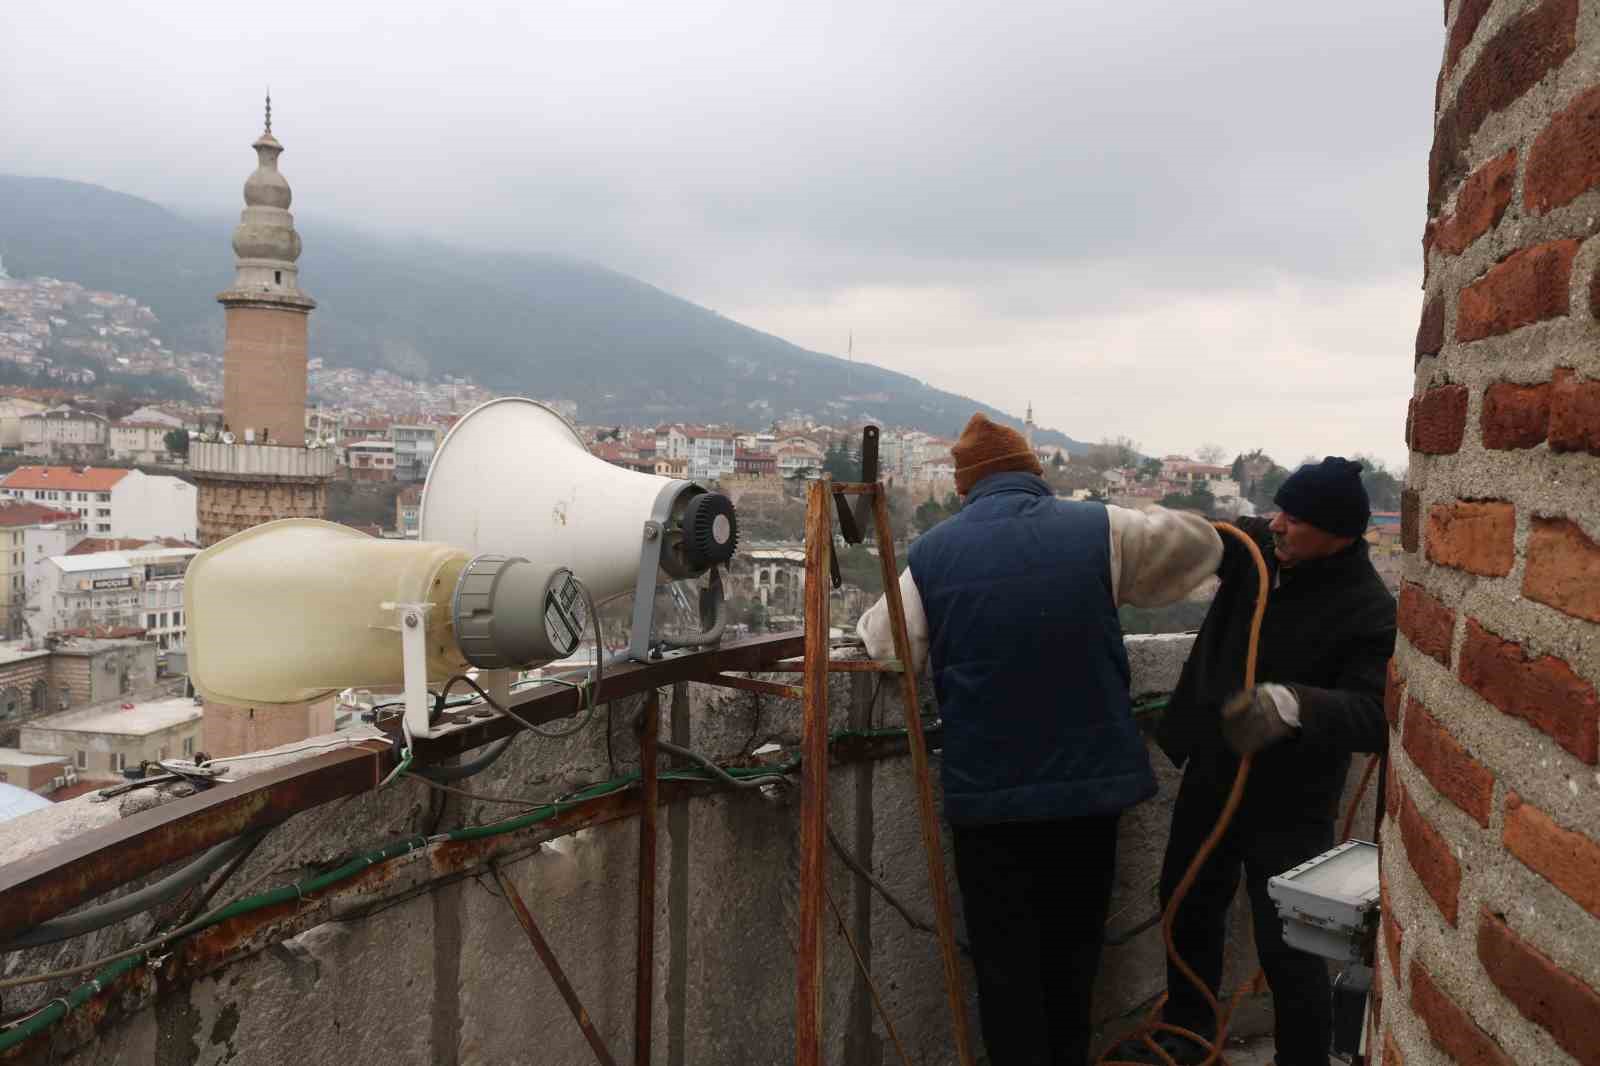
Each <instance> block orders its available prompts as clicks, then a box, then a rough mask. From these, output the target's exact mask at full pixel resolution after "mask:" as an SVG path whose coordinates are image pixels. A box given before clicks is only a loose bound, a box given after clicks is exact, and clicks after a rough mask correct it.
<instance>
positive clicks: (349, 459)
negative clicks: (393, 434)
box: [344, 440, 394, 481]
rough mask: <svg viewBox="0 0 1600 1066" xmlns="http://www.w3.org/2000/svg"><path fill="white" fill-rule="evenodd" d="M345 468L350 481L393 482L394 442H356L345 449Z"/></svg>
mask: <svg viewBox="0 0 1600 1066" xmlns="http://www.w3.org/2000/svg"><path fill="white" fill-rule="evenodd" d="M344 452H345V466H346V467H347V468H348V470H349V475H350V480H352V481H393V480H394V442H393V441H387V440H358V441H356V442H355V443H354V444H350V445H347V446H346V447H345V450H344Z"/></svg>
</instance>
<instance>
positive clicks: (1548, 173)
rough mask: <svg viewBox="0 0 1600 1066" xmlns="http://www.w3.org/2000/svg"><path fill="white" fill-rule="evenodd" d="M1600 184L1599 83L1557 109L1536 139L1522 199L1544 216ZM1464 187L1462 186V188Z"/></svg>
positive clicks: (1523, 185) (1528, 206) (1530, 154)
mask: <svg viewBox="0 0 1600 1066" xmlns="http://www.w3.org/2000/svg"><path fill="white" fill-rule="evenodd" d="M1596 184H1600V85H1597V86H1595V87H1593V88H1591V89H1588V90H1587V91H1585V92H1581V93H1579V94H1578V95H1577V97H1576V98H1575V99H1574V100H1573V101H1572V103H1570V104H1568V105H1567V106H1566V107H1564V108H1562V109H1561V110H1560V111H1557V112H1556V113H1555V115H1554V116H1552V117H1551V119H1550V124H1549V125H1548V126H1546V127H1545V128H1544V132H1542V133H1540V134H1539V137H1538V139H1537V140H1535V141H1534V142H1533V151H1531V152H1530V153H1529V154H1528V170H1527V173H1526V174H1524V175H1523V179H1522V202H1523V204H1524V205H1525V206H1526V207H1527V209H1528V211H1529V212H1530V213H1532V214H1535V215H1542V214H1544V213H1545V212H1546V211H1551V210H1554V209H1555V208H1557V207H1560V206H1562V205H1563V204H1570V203H1571V202H1572V201H1573V200H1576V199H1577V198H1578V197H1579V196H1581V195H1583V194H1584V193H1585V192H1588V191H1589V190H1590V189H1592V188H1594V186H1595V185H1596ZM1464 189H1465V186H1463V190H1464Z"/></svg>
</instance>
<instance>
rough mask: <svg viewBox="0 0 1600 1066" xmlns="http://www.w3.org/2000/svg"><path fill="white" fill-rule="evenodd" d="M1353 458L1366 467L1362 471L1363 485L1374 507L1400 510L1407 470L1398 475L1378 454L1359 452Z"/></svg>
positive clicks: (1375, 508) (1384, 509)
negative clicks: (1391, 471)
mask: <svg viewBox="0 0 1600 1066" xmlns="http://www.w3.org/2000/svg"><path fill="white" fill-rule="evenodd" d="M1353 458H1354V459H1355V461H1356V462H1358V463H1360V464H1361V465H1362V467H1363V468H1364V469H1363V470H1362V471H1361V485H1362V487H1363V488H1365V489H1366V490H1367V499H1368V500H1369V501H1371V503H1372V509H1373V510H1374V511H1398V510H1399V509H1400V492H1401V490H1402V489H1404V488H1405V475H1406V472H1405V471H1404V470H1402V471H1400V473H1399V474H1398V475H1395V474H1392V473H1390V472H1389V468H1388V466H1387V465H1386V464H1385V463H1384V461H1383V460H1382V459H1379V458H1377V457H1376V456H1371V455H1361V454H1359V453H1358V454H1356V455H1355V456H1353Z"/></svg>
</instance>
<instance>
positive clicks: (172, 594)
mask: <svg viewBox="0 0 1600 1066" xmlns="http://www.w3.org/2000/svg"><path fill="white" fill-rule="evenodd" d="M199 551H200V549H199V548H164V547H156V548H144V549H135V550H131V551H105V552H91V553H88V554H85V555H58V556H55V557H53V558H51V559H48V560H46V565H45V566H43V567H41V568H40V570H39V580H38V585H37V587H36V588H35V589H33V590H32V595H31V596H30V598H29V601H28V611H29V627H30V628H31V629H32V630H33V632H34V633H36V634H39V635H44V634H47V633H60V632H64V631H68V630H87V631H91V632H92V631H97V630H103V629H105V628H108V627H109V628H119V627H121V628H131V629H137V630H142V631H143V632H144V633H145V636H146V638H147V639H149V640H153V641H154V642H155V644H156V646H157V648H159V649H160V650H161V651H169V650H173V649H179V648H182V647H183V646H184V643H185V637H186V635H187V632H188V627H187V625H186V623H185V621H184V617H183V579H184V574H185V572H186V571H187V570H188V567H189V560H190V559H192V558H193V557H194V556H195V555H197V554H199Z"/></svg>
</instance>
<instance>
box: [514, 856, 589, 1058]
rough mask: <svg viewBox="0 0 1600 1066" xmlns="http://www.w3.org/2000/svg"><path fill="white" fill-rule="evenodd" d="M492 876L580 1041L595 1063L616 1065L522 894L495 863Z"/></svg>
mask: <svg viewBox="0 0 1600 1066" xmlns="http://www.w3.org/2000/svg"><path fill="white" fill-rule="evenodd" d="M494 877H495V880H496V881H499V882H500V891H501V892H504V893H505V895H506V902H507V903H509V904H511V909H512V910H513V911H514V912H516V915H517V922H518V923H519V924H520V925H521V926H522V931H523V932H524V933H527V934H528V940H529V942H530V943H532V944H533V950H534V953H535V954H537V955H538V956H539V961H540V962H542V963H544V968H545V969H546V970H549V971H550V980H552V981H554V982H555V985H556V991H557V992H560V993H561V998H562V999H564V1000H565V1001H566V1003H567V1009H568V1010H570V1011H571V1012H572V1018H573V1020H574V1021H576V1022H577V1023H578V1028H579V1029H581V1030H583V1038H584V1039H585V1040H587V1041H589V1047H590V1048H592V1049H593V1050H594V1057H595V1060H596V1061H597V1062H599V1063H600V1064H601V1066H617V1060H616V1059H614V1058H612V1057H611V1052H610V1050H609V1049H607V1047H606V1042H605V1039H604V1038H603V1037H602V1036H601V1035H600V1032H599V1030H597V1029H596V1028H595V1027H594V1022H592V1021H590V1020H589V1012H588V1011H586V1010H584V1009H583V1003H582V1002H581V1001H580V1000H579V999H578V993H577V992H575V991H573V988H572V982H571V981H568V980H567V975H566V973H564V972H563V971H562V969H561V963H559V962H557V961H556V953H555V952H553V951H551V950H550V944H549V942H548V941H546V940H545V938H544V934H543V933H541V932H540V931H539V925H538V923H537V922H535V921H534V920H533V915H532V914H530V913H529V912H528V905H527V904H526V903H523V902H522V895H521V894H520V893H519V892H518V891H517V886H516V885H514V884H512V883H511V878H509V877H507V876H506V874H505V871H504V870H502V869H500V867H499V865H498V864H497V865H495V866H494Z"/></svg>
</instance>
